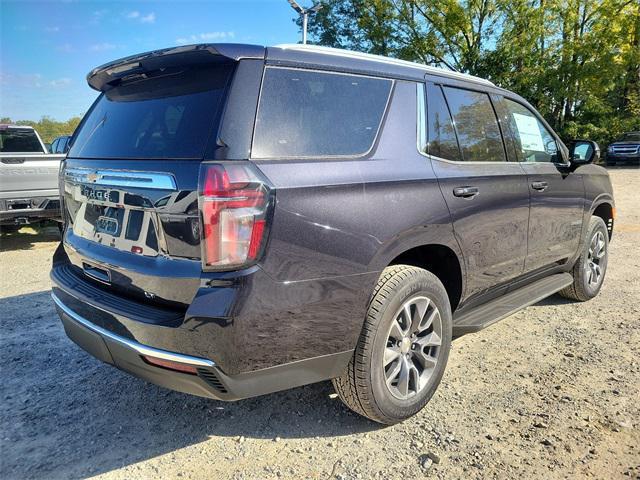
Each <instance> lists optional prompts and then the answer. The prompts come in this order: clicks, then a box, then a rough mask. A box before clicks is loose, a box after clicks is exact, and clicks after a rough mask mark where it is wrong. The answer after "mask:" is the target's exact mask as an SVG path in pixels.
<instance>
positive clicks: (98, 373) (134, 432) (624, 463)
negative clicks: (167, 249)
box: [0, 169, 640, 479]
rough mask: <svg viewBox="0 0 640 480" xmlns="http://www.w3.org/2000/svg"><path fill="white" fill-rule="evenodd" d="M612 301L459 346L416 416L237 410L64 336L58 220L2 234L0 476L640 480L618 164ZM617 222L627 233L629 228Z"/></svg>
mask: <svg viewBox="0 0 640 480" xmlns="http://www.w3.org/2000/svg"><path fill="white" fill-rule="evenodd" d="M611 175H612V178H613V183H614V188H615V193H616V200H617V211H618V219H617V221H616V232H615V234H614V241H613V243H612V244H611V257H610V263H609V271H608V273H607V279H606V281H605V285H604V288H603V290H602V292H601V294H600V295H599V296H598V297H597V298H596V299H594V300H592V301H590V302H587V303H582V304H578V303H571V302H569V301H566V300H564V299H562V298H560V297H558V296H554V297H551V298H548V299H546V300H545V301H543V302H540V303H538V304H537V305H534V306H532V307H529V308H527V309H526V310H524V311H522V312H519V313H517V314H516V315H513V316H511V317H509V318H508V319H506V320H503V321H502V322H499V323H497V324H496V325H494V326H492V327H490V328H488V329H487V330H485V331H482V332H480V333H478V334H475V335H469V336H466V337H463V338H461V339H459V340H457V341H456V342H454V345H453V349H452V353H451V358H450V361H449V365H448V368H447V372H446V373H445V376H444V379H443V382H442V385H441V387H440V389H439V390H438V392H437V393H436V395H435V397H434V398H433V400H432V401H431V402H430V403H429V405H428V406H427V408H425V409H424V410H423V411H422V412H421V413H420V414H419V415H417V416H416V417H415V418H412V419H410V420H408V421H406V422H404V423H402V424H400V425H396V426H394V427H389V428H382V427H380V426H379V425H377V424H373V423H371V422H368V421H367V420H365V419H363V418H360V417H358V416H356V415H354V414H352V413H350V412H349V411H348V410H347V409H346V408H345V407H344V406H343V405H342V404H341V403H340V401H339V400H338V399H337V398H335V394H334V393H333V390H332V388H331V385H330V383H328V382H324V383H320V384H316V385H310V386H307V387H303V388H298V389H295V390H291V391H288V392H282V393H277V394H273V395H267V396H264V397H260V398H255V399H250V400H245V401H241V402H236V403H222V402H215V401H211V400H206V399H201V398H197V397H191V396H188V395H183V394H180V393H176V392H171V391H168V390H164V389H161V388H159V387H155V386H153V385H150V384H147V383H145V382H143V381H141V380H138V379H135V378H133V377H130V376H129V375H126V374H124V373H122V372H120V371H118V370H116V369H114V368H112V367H109V366H107V365H104V364H102V363H100V362H99V361H97V360H95V359H93V358H92V357H90V356H89V355H87V354H85V353H84V352H83V351H82V350H80V348H78V347H76V346H75V345H74V344H73V343H71V341H70V340H68V339H67V338H66V336H65V335H64V332H63V329H62V326H61V324H60V322H59V320H58V318H57V316H56V314H55V311H54V308H53V305H52V303H51V300H50V298H49V293H48V290H49V287H50V284H49V277H48V271H49V268H50V259H51V256H52V254H53V251H54V249H55V247H56V242H55V232H54V231H52V230H50V229H49V230H46V231H34V232H32V233H31V234H28V233H29V232H26V231H23V232H21V234H20V235H12V236H11V237H5V236H3V237H2V238H1V239H0V279H1V282H2V284H1V287H0V319H1V324H0V348H1V350H0V351H1V352H2V355H1V357H0V362H1V363H0V364H1V366H2V378H3V382H2V387H1V391H0V394H1V399H2V406H1V407H0V421H1V426H2V432H1V443H0V447H1V454H0V475H1V476H2V478H20V479H22V478H47V479H52V478H76V477H87V476H94V475H95V476H99V477H100V478H104V479H120V478H121V479H128V478H132V477H139V478H158V477H163V478H178V477H181V478H215V479H226V478H231V479H241V478H342V479H346V478H384V479H387V478H392V479H393V478H398V479H400V478H403V479H404V478H419V477H424V476H433V477H436V478H445V477H446V478H521V477H525V478H565V477H583V476H593V477H595V478H629V477H631V478H640V447H639V445H640V406H639V404H640V402H639V401H638V400H639V399H640V247H639V246H640V209H639V208H638V207H640V202H639V200H638V198H639V197H638V190H637V189H638V186H640V170H638V169H613V170H612V171H611ZM618 226H620V228H618Z"/></svg>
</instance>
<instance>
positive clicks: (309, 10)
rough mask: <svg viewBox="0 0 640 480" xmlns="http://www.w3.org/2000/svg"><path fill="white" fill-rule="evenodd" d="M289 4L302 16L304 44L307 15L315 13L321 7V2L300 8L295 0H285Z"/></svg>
mask: <svg viewBox="0 0 640 480" xmlns="http://www.w3.org/2000/svg"><path fill="white" fill-rule="evenodd" d="M287 1H288V2H289V5H291V7H292V8H293V9H294V10H295V11H296V12H298V14H299V15H300V16H301V17H302V44H303V45H306V43H307V22H308V20H309V15H313V14H314V13H317V12H318V10H320V9H321V8H322V4H320V3H316V4H315V5H314V6H313V7H311V8H302V7H301V6H300V5H299V4H298V2H296V0H287Z"/></svg>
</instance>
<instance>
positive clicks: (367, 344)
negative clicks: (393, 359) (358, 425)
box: [333, 265, 452, 425]
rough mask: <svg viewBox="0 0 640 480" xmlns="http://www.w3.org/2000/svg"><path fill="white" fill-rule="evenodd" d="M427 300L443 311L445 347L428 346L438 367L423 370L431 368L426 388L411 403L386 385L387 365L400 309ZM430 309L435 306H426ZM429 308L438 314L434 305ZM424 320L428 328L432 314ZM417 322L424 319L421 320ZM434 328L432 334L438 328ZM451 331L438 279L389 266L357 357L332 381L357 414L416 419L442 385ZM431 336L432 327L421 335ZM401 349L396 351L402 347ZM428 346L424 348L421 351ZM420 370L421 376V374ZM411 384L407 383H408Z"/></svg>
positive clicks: (374, 298) (383, 418)
mask: <svg viewBox="0 0 640 480" xmlns="http://www.w3.org/2000/svg"><path fill="white" fill-rule="evenodd" d="M425 297H426V298H427V299H429V300H430V301H431V302H433V305H435V307H436V308H437V311H436V313H439V315H438V318H439V320H440V322H439V323H438V327H439V329H440V331H441V335H440V337H441V338H440V345H439V346H436V347H428V348H429V349H435V350H429V351H430V352H431V353H430V355H432V356H433V358H434V359H436V363H435V366H433V367H429V368H428V369H427V368H425V369H424V370H423V371H424V372H427V370H428V372H427V373H426V375H428V379H427V380H425V381H424V382H423V385H422V386H420V387H418V388H416V391H415V392H413V393H411V395H413V396H411V397H410V398H407V399H400V398H396V397H395V396H394V394H392V392H391V388H392V387H389V386H387V385H388V382H387V379H386V377H385V376H387V375H390V374H389V372H388V370H387V367H385V366H384V359H385V357H384V356H385V352H386V351H387V346H388V342H389V341H391V340H392V339H391V336H390V335H391V330H392V323H393V322H396V319H397V318H400V315H401V309H402V308H403V306H404V305H405V303H406V302H410V301H411V300H412V299H414V298H418V299H424V298H425ZM427 305H432V304H431V303H427ZM411 306H412V305H410V306H409V308H411ZM429 308H431V309H432V310H430V311H431V312H433V306H431V307H429ZM412 312H413V316H416V312H418V309H417V307H416V309H414V310H412ZM425 312H426V311H425ZM422 317H423V320H418V321H417V324H423V322H424V319H426V317H427V313H423V314H422ZM416 318H420V316H417V317H416ZM432 323H433V325H435V324H436V323H435V320H432ZM424 324H425V325H426V324H428V322H424ZM412 325H413V324H412ZM429 328H431V329H432V331H433V328H435V327H433V326H432V327H429ZM451 328H452V320H451V306H450V303H449V298H448V296H447V292H446V290H445V288H444V286H443V285H442V282H440V280H439V279H438V278H437V277H436V276H435V275H433V274H432V273H431V272H428V271H427V270H423V269H421V268H417V267H413V266H409V265H394V266H392V267H388V268H386V269H385V270H384V271H383V272H382V274H381V275H380V278H379V280H378V283H377V284H376V287H375V289H374V291H373V294H372V297H371V301H370V303H369V309H368V311H367V316H366V319H365V323H364V326H363V328H362V333H361V334H360V339H359V340H358V344H357V346H356V349H355V352H354V355H353V357H352V358H351V361H350V362H349V365H348V366H347V369H346V370H345V372H344V373H343V374H342V375H341V376H340V377H338V378H335V379H333V386H334V388H335V390H336V392H337V394H338V396H339V397H340V399H341V400H342V401H343V402H344V403H345V404H346V405H347V406H348V407H349V408H350V409H351V410H353V411H354V412H356V413H358V414H360V415H363V416H365V417H367V418H369V419H371V420H374V421H376V422H379V423H382V424H386V425H392V424H394V423H398V422H401V421H402V420H405V419H406V418H409V417H411V416H412V415H415V414H416V413H417V412H419V411H420V410H421V409H422V408H423V407H424V406H425V405H426V404H427V402H428V401H429V400H430V399H431V397H432V396H433V394H434V392H435V391H436V389H437V387H438V385H439V384H440V380H441V378H442V375H443V373H444V370H445V367H446V364H447V359H448V357H449V350H450V348H451ZM407 331H408V332H409V331H411V328H407ZM426 332H428V329H427V330H425V331H424V332H422V333H419V335H423V334H426ZM412 338H413V337H412ZM420 338H425V337H416V340H415V341H416V342H418V340H419V339H420ZM409 342H413V340H409ZM399 345H400V344H398V347H396V346H394V348H400V347H399ZM415 346H416V345H415V344H413V345H411V347H410V348H411V350H414V347H415ZM402 348H405V347H402ZM407 348H409V347H407ZM426 348H427V347H422V349H426ZM418 350H420V347H418ZM398 351H401V350H398ZM413 354H414V353H413V352H412V351H409V352H408V353H407V352H404V353H400V354H399V355H400V357H401V356H402V355H405V356H406V357H407V358H409V356H410V355H413ZM402 361H403V359H402V358H400V359H399V360H398V362H399V363H402ZM406 365H415V364H410V363H409V362H408V361H407V363H406ZM398 368H399V367H398ZM415 371H416V372H417V370H415ZM398 378H399V377H398ZM414 380H415V376H414ZM409 381H410V380H407V384H408V383H409ZM421 381H422V380H420V382H421ZM420 382H417V383H416V382H415V381H414V386H415V385H416V384H417V385H419V384H420ZM398 384H399V381H398Z"/></svg>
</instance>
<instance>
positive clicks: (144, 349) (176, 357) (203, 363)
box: [51, 292, 215, 367]
mask: <svg viewBox="0 0 640 480" xmlns="http://www.w3.org/2000/svg"><path fill="white" fill-rule="evenodd" d="M51 298H52V299H53V301H54V302H55V304H56V305H57V306H58V307H59V308H60V310H62V311H63V312H64V313H65V314H66V315H68V316H69V317H71V319H73V320H74V321H76V322H78V323H79V324H81V325H83V326H84V327H86V328H88V329H89V330H92V331H94V332H95V333H97V334H99V335H102V336H104V337H107V338H109V339H110V340H113V341H114V342H118V343H120V344H122V345H124V346H125V347H128V348H130V349H132V350H134V351H135V352H137V353H139V354H140V355H148V356H150V357H154V358H161V359H163V360H169V361H172V362H178V363H187V364H189V365H197V366H200V367H214V366H215V362H212V361H211V360H208V359H206V358H199V357H191V356H189V355H183V354H181V353H174V352H168V351H166V350H159V349H157V348H153V347H148V346H146V345H142V344H141V343H138V342H134V341H133V340H129V339H128V338H124V337H121V336H120V335H116V334H115V333H112V332H110V331H109V330H106V329H104V328H102V327H99V326H98V325H94V324H93V323H91V322H90V321H89V320H87V319H86V318H84V317H81V316H80V315H78V314H77V313H76V312H74V311H73V310H71V309H70V308H69V307H67V306H66V305H65V304H64V303H62V300H60V299H59V298H58V297H57V296H56V294H55V293H53V292H52V293H51Z"/></svg>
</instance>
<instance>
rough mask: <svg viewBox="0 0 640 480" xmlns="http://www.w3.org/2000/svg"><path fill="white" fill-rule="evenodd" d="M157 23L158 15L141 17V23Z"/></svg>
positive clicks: (152, 13)
mask: <svg viewBox="0 0 640 480" xmlns="http://www.w3.org/2000/svg"><path fill="white" fill-rule="evenodd" d="M155 21H156V14H155V13H154V12H151V13H149V14H147V15H144V16H142V17H140V22H142V23H154V22H155Z"/></svg>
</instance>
